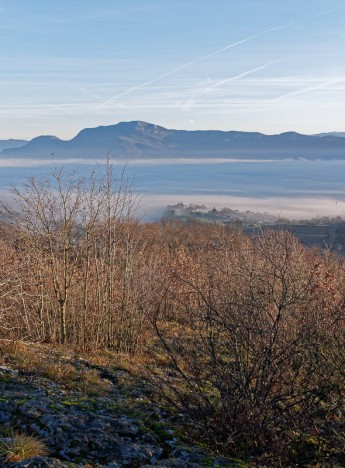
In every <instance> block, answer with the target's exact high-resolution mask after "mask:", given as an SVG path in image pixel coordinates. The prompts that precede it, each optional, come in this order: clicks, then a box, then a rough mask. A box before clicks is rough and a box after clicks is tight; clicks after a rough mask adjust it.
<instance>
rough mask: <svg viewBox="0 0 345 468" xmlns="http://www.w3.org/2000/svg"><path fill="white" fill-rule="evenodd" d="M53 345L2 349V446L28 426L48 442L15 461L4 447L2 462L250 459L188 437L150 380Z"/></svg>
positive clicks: (172, 463)
mask: <svg viewBox="0 0 345 468" xmlns="http://www.w3.org/2000/svg"><path fill="white" fill-rule="evenodd" d="M26 346H27V345H26ZM12 348H13V347H12ZM47 349H48V348H46V349H45V350H42V349H41V348H37V347H36V348H31V350H30V351H28V352H26V354H25V357H24V358H23V357H22V356H21V353H20V352H18V350H17V351H16V353H13V349H12V351H11V352H10V353H9V354H8V355H6V352H4V349H2V350H1V360H2V363H3V365H2V366H0V447H1V446H4V444H5V446H6V441H10V440H11V437H13V434H18V433H25V434H30V435H31V436H33V437H34V438H37V439H40V440H42V441H43V442H44V444H45V446H46V447H47V449H48V452H47V455H44V454H43V455H44V456H42V455H41V456H35V457H31V458H27V457H26V458H25V456H26V455H25V454H24V455H23V456H24V460H19V459H18V461H13V460H11V459H9V457H8V454H6V452H5V451H4V450H2V451H1V448H0V455H1V456H2V458H0V465H1V466H8V467H79V466H88V467H109V468H111V467H112V468H115V467H120V466H131V467H146V466H160V467H163V466H166V467H198V466H214V467H215V466H248V465H243V464H241V463H240V462H236V461H235V460H227V459H224V458H221V457H218V458H217V456H215V455H214V454H213V455H212V454H210V453H209V452H207V451H206V450H205V449H203V448H200V447H198V446H196V445H195V443H192V442H191V441H190V440H189V442H188V438H187V437H186V434H185V433H184V432H183V430H182V429H181V428H180V427H179V416H178V415H173V413H171V412H170V411H169V409H163V408H161V407H160V406H159V405H157V404H156V403H153V402H152V400H151V398H150V387H149V386H148V384H147V383H145V382H144V380H142V379H140V378H138V376H135V377H133V376H132V375H131V372H130V371H129V370H128V369H124V368H123V367H122V368H121V366H120V367H119V366H114V365H107V366H104V365H100V364H95V363H94V362H90V361H88V360H87V359H81V358H77V357H75V356H73V355H70V356H64V355H63V353H62V352H50V351H47ZM5 351H6V350H5ZM35 356H36V357H35ZM32 361H36V364H35V363H33V362H32ZM2 442H3V444H2V445H1V443H2ZM6 456H7V458H6ZM18 458H21V457H18ZM9 460H11V461H9Z"/></svg>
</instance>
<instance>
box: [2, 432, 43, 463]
mask: <svg viewBox="0 0 345 468" xmlns="http://www.w3.org/2000/svg"><path fill="white" fill-rule="evenodd" d="M45 455H48V449H47V447H46V446H45V444H44V443H43V442H42V441H41V440H39V439H37V438H36V437H34V436H31V435H28V434H22V433H14V434H13V435H12V436H11V437H8V438H4V439H0V456H1V457H3V458H4V459H5V460H6V462H20V461H22V460H26V459H27V458H32V457H36V456H45Z"/></svg>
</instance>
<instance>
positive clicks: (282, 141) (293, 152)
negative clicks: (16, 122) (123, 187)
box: [0, 121, 345, 160]
mask: <svg viewBox="0 0 345 468" xmlns="http://www.w3.org/2000/svg"><path fill="white" fill-rule="evenodd" d="M52 153H54V155H55V157H56V158H57V159H59V158H104V157H105V156H106V155H107V154H108V153H109V154H110V155H111V157H113V158H117V159H124V160H130V159H138V158H239V159H241V158H242V159H248V158H250V159H282V158H307V159H316V158H327V159H334V158H337V159H339V158H345V139H343V138H338V137H335V136H333V135H328V136H327V135H326V136H324V137H323V138H320V137H319V136H315V135H312V136H310V135H302V134H299V133H295V132H286V133H282V134H280V135H264V134H262V133H256V132H237V131H229V132H224V131H215V130H204V131H201V130H195V131H187V130H168V129H166V128H164V127H160V126H158V125H153V124H150V123H146V122H141V121H135V122H121V123H118V124H117V125H109V126H103V127H97V128H86V129H84V130H82V131H81V132H79V133H78V135H76V136H75V137H74V138H72V140H68V141H63V140H60V139H59V138H56V137H54V136H40V137H37V138H34V139H33V140H31V141H29V142H28V143H26V144H25V145H24V146H21V147H20V148H11V149H4V150H3V151H2V152H1V153H0V157H3V158H5V157H6V158H15V157H30V158H43V157H50V156H51V154H52Z"/></svg>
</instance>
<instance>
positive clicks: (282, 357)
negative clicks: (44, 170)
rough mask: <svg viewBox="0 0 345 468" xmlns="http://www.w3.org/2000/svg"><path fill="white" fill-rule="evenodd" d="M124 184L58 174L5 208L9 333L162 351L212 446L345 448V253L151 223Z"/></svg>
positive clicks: (314, 458) (174, 397)
mask: <svg viewBox="0 0 345 468" xmlns="http://www.w3.org/2000/svg"><path fill="white" fill-rule="evenodd" d="M113 182H114V181H113V178H112V174H111V170H110V168H109V167H107V170H106V173H105V175H104V176H103V177H101V176H93V177H92V178H91V180H89V181H87V182H86V181H84V180H81V179H79V178H77V177H75V176H71V175H69V176H68V177H67V176H66V175H65V174H64V173H63V172H61V171H56V172H55V173H54V174H53V178H52V179H44V180H41V181H36V180H31V181H29V182H28V185H27V186H26V187H25V189H24V190H23V191H19V190H15V191H14V193H13V195H14V204H13V205H12V206H10V207H9V206H4V205H3V207H2V213H3V216H4V221H3V223H2V226H1V239H0V316H1V322H0V333H1V338H7V339H11V340H16V339H26V340H30V341H39V342H48V343H55V344H57V343H60V344H67V345H69V346H73V347H74V348H76V349H78V350H83V351H84V352H88V351H90V352H91V351H92V352H93V353H94V352H95V350H97V349H99V350H103V352H105V350H113V351H116V352H119V353H128V354H131V355H135V354H139V353H140V354H145V355H146V356H148V355H149V356H150V357H151V359H152V358H153V359H152V360H151V362H152V363H153V364H152V365H151V370H152V377H151V380H152V381H153V382H154V385H155V389H156V391H157V393H158V395H159V398H163V399H165V401H168V402H169V403H170V404H171V405H173V406H174V407H176V408H178V410H179V412H181V413H183V414H185V416H186V422H187V423H189V424H190V426H191V427H192V428H193V430H192V431H191V434H192V435H193V436H195V437H197V434H198V433H202V434H203V438H204V439H206V440H207V441H208V442H210V443H211V444H212V445H213V447H215V446H216V447H217V448H218V449H219V450H221V451H227V452H229V453H233V454H241V455H243V456H253V457H256V458H261V459H262V460H265V462H266V463H271V464H277V463H285V464H287V463H288V464H290V463H294V462H296V461H298V462H300V463H304V461H306V462H309V461H310V462H318V461H322V460H323V461H324V460H326V459H327V458H329V459H332V457H335V459H337V460H338V459H340V461H344V458H339V457H341V456H342V457H344V438H343V437H342V436H341V434H342V433H343V432H344V423H345V421H344V419H343V411H344V389H345V387H344V385H345V371H344V369H345V351H344V349H345V346H344V345H345V322H344V320H345V302H344V300H345V291H344V288H345V281H344V280H345V268H344V262H343V260H342V259H340V258H338V257H336V256H335V255H332V254H330V253H329V252H327V251H324V252H320V251H317V250H311V249H306V248H304V247H303V246H302V245H301V244H300V243H299V242H298V241H297V240H296V238H295V237H293V236H292V235H291V234H289V233H287V232H269V231H266V232H263V233H262V234H260V235H257V236H255V237H247V236H245V235H243V234H241V233H238V232H234V231H231V230H229V229H226V228H224V227H221V226H212V225H208V226H201V225H192V226H184V227H183V226H181V225H179V224H175V223H171V224H170V223H167V224H164V223H156V224H147V225H143V224H139V223H138V222H137V221H136V220H135V219H134V217H133V210H134V208H135V203H134V199H133V197H132V195H131V193H130V190H129V188H128V186H127V185H126V184H125V183H124V181H123V179H121V180H120V181H115V185H114V184H113ZM50 366H51V369H50V370H49V366H48V365H45V366H42V369H43V370H42V372H43V371H44V372H51V373H53V374H56V376H57V377H56V378H57V379H59V378H63V375H65V374H66V373H68V369H58V368H56V367H54V366H56V364H54V363H51V364H50ZM59 373H60V374H61V377H59V375H60V374H59ZM94 377H95V379H96V380H97V376H94ZM78 378H79V380H80V376H79V377H78ZM81 380H82V381H83V379H81ZM89 380H90V381H92V380H93V379H92V378H91V377H90V379H89ZM84 383H85V385H88V383H87V379H86V378H85V379H84ZM90 385H93V382H91V384H90ZM337 457H338V458H337Z"/></svg>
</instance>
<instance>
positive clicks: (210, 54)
mask: <svg viewBox="0 0 345 468" xmlns="http://www.w3.org/2000/svg"><path fill="white" fill-rule="evenodd" d="M343 8H345V5H343V6H340V7H338V8H334V9H328V10H324V11H321V12H320V13H316V14H314V15H311V16H308V17H306V18H304V19H302V20H301V21H296V22H293V23H287V24H283V25H281V26H276V27H274V28H270V29H265V30H264V31H261V32H259V33H257V34H253V35H252V36H248V37H246V38H244V39H241V40H240V41H237V42H233V43H232V44H229V45H227V46H225V47H221V48H220V49H217V50H215V51H213V52H211V53H209V54H206V55H202V56H201V57H199V58H197V59H195V60H192V61H190V62H187V63H184V64H183V65H180V66H178V67H176V68H173V69H172V70H169V71H168V72H166V73H162V74H161V75H158V76H157V77H156V78H153V79H152V80H148V81H144V82H143V83H140V84H138V85H136V86H132V87H131V88H128V89H127V90H126V91H123V92H122V93H119V94H116V95H115V96H112V97H111V98H109V99H107V100H106V101H104V102H103V103H101V104H99V105H98V106H97V107H96V110H100V109H103V108H104V107H106V106H108V105H109V104H111V103H112V102H113V101H115V100H116V99H119V98H121V97H123V96H127V95H128V94H131V93H133V92H134V91H137V90H138V89H142V88H144V87H145V86H149V85H150V84H153V83H156V82H157V81H159V80H161V79H162V78H166V77H167V76H170V75H173V74H174V73H177V72H179V71H180V70H184V69H185V68H187V67H190V66H192V65H194V64H195V63H198V62H201V61H202V60H205V59H208V58H210V57H214V56H215V55H218V54H220V53H221V52H224V51H225V50H228V49H232V48H233V47H237V46H238V45H240V44H244V43H246V42H249V41H252V40H254V39H257V38H258V37H261V36H264V35H265V34H269V33H271V32H274V31H281V30H283V29H287V28H290V27H291V26H296V25H298V24H301V23H303V22H305V21H307V20H310V19H313V18H316V17H318V16H322V15H326V14H328V13H333V12H334V11H338V10H341V9H343Z"/></svg>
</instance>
